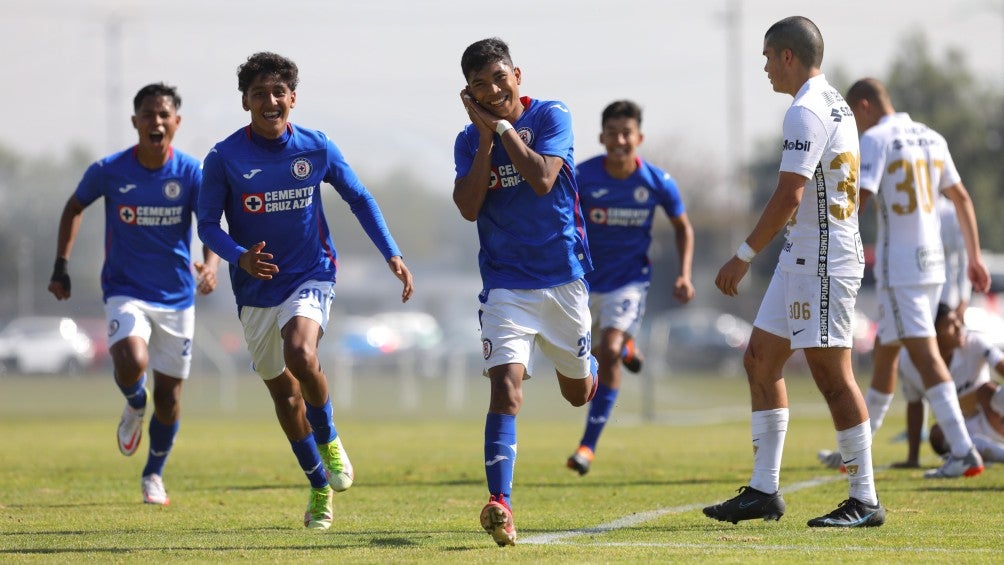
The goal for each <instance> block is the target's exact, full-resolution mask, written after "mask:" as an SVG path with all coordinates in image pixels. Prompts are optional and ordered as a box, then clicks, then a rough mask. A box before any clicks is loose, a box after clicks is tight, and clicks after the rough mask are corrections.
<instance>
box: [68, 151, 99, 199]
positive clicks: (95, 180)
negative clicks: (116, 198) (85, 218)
mask: <svg viewBox="0 0 1004 565" xmlns="http://www.w3.org/2000/svg"><path fill="white" fill-rule="evenodd" d="M103 170H104V167H103V164H102V163H101V161H97V162H95V163H91V166H90V167H87V170H86V171H85V172H84V176H83V177H82V178H81V179H80V184H78V185H77V189H76V190H75V191H74V192H73V196H74V198H76V199H77V201H78V202H80V204H81V205H83V206H84V207H87V206H90V205H91V204H92V203H93V202H94V201H95V200H97V199H98V198H101V197H102V196H104V193H103V192H102V186H103V185H104V183H103V182H102V179H101V177H102V176H103V175H102V172H103Z"/></svg>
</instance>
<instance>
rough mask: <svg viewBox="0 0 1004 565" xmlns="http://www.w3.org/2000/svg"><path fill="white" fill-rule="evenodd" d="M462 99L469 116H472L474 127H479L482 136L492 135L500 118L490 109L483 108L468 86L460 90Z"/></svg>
mask: <svg viewBox="0 0 1004 565" xmlns="http://www.w3.org/2000/svg"><path fill="white" fill-rule="evenodd" d="M460 100H461V101H462V102H463V103H464V109H466V110H467V116H468V117H470V119H471V123H472V124H474V127H476V128H478V132H480V133H481V135H482V136H487V137H491V136H492V135H493V134H494V133H495V126H496V124H497V122H498V118H497V117H496V116H495V115H494V114H492V113H491V112H489V111H488V110H485V109H484V108H482V107H481V104H478V101H477V100H475V99H474V97H473V96H471V95H470V93H469V92H468V91H467V89H466V88H464V89H463V90H461V91H460Z"/></svg>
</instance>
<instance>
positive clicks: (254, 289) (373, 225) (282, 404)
mask: <svg viewBox="0 0 1004 565" xmlns="http://www.w3.org/2000/svg"><path fill="white" fill-rule="evenodd" d="M298 77H299V71H298V69H297V66H296V64H295V63H294V62H293V61H291V60H289V59H287V58H286V57H283V56H281V55H277V54H275V53H267V52H261V53H255V54H254V55H251V56H250V57H248V59H247V61H246V62H245V63H244V64H242V65H241V66H240V68H239V69H238V71H237V86H238V89H239V90H240V92H241V102H242V104H243V106H244V109H245V110H246V111H248V112H250V114H251V123H250V125H248V126H245V127H243V128H241V129H239V130H237V131H236V132H234V133H233V134H232V135H231V136H229V137H227V138H226V139H224V140H223V141H221V142H219V143H217V144H216V146H215V147H213V148H212V150H211V151H210V152H209V155H208V156H207V157H206V160H205V174H204V179H203V187H202V192H201V194H200V197H199V208H198V209H199V236H200V237H201V238H202V240H203V241H205V242H206V245H208V246H209V247H210V248H211V249H213V250H214V251H216V252H217V253H218V254H219V255H220V256H221V257H223V258H224V259H225V260H227V262H229V263H230V278H231V281H232V284H233V290H234V295H235V296H236V299H237V309H238V315H239V317H240V320H241V324H242V325H243V326H244V337H245V340H246V341H247V344H248V351H250V353H251V357H252V360H253V361H254V368H255V371H256V372H257V373H258V375H259V376H260V377H261V378H262V379H263V380H264V382H265V386H266V387H267V388H268V391H269V393H270V394H271V396H272V401H273V403H274V404H275V412H276V416H277V417H278V419H279V425H280V427H281V428H282V430H283V432H285V434H286V437H287V439H288V440H289V442H290V445H291V446H292V449H293V453H294V454H295V455H296V458H297V461H298V462H299V464H300V467H301V468H302V469H303V472H304V473H305V474H306V475H307V478H308V480H309V481H310V486H311V493H310V499H309V502H308V505H307V511H306V513H305V515H304V525H305V526H306V527H308V528H311V529H327V528H329V527H331V520H332V513H333V508H332V497H333V496H332V495H333V492H335V491H338V492H340V491H344V490H346V489H348V488H349V487H350V486H352V481H353V479H354V473H353V469H352V465H351V463H350V462H349V458H348V455H347V454H346V452H345V448H344V446H343V445H342V441H341V438H340V437H339V435H338V432H337V431H336V429H335V425H334V421H333V419H332V414H331V399H330V397H329V395H328V383H327V378H326V377H325V375H324V372H323V371H322V369H321V366H320V364H319V362H318V359H317V346H318V343H319V342H320V339H321V336H322V335H323V334H324V331H325V329H326V328H327V325H328V310H329V308H330V306H331V302H332V300H333V299H334V296H335V293H334V285H335V270H336V267H337V260H336V253H335V245H334V241H333V240H332V238H331V233H330V232H329V230H328V222H327V219H326V218H325V217H324V208H323V206H322V203H321V193H320V189H321V183H322V182H325V183H328V184H331V185H333V186H334V188H335V190H336V191H337V192H338V194H339V196H341V197H342V199H343V200H345V202H346V203H347V204H348V205H349V208H350V209H351V210H352V213H353V214H355V215H356V218H357V219H358V220H359V223H360V224H361V225H362V227H363V230H364V231H365V232H366V234H367V235H368V236H369V238H370V239H371V240H372V241H373V243H374V244H375V245H376V247H377V249H379V250H380V253H381V254H382V255H383V256H384V259H386V260H387V264H388V266H389V267H390V270H391V272H392V273H393V274H394V276H396V277H397V278H398V279H399V280H400V281H401V282H402V283H403V285H404V290H403V292H402V293H401V300H402V302H405V301H407V300H408V299H409V298H411V295H412V292H413V283H412V276H411V272H410V271H409V270H408V267H407V266H405V264H404V260H403V259H402V257H401V252H400V251H399V250H398V247H397V244H396V243H395V242H394V238H393V237H391V234H390V231H389V230H388V229H387V225H386V223H385V222H384V218H383V214H381V212H380V208H379V207H378V206H377V203H376V200H374V199H373V196H372V195H371V194H370V193H369V191H368V190H366V187H365V186H364V185H363V183H362V182H360V180H359V179H358V177H356V174H355V173H354V172H353V171H352V169H351V168H350V167H349V165H348V163H346V162H345V158H344V157H343V156H342V153H341V151H339V149H338V147H336V146H335V144H334V143H333V142H332V141H331V140H330V139H328V137H327V136H326V135H325V134H323V133H322V132H320V131H316V130H312V129H307V128H304V127H301V126H298V125H295V124H293V123H291V122H290V121H289V114H290V111H291V110H292V109H293V107H294V106H295V105H296V85H297V82H298V80H299V78H298ZM224 214H225V215H226V218H227V224H228V227H229V233H228V232H227V231H224V230H223V228H222V227H221V225H220V218H221V216H222V215H224Z"/></svg>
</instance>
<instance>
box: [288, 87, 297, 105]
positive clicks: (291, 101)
mask: <svg viewBox="0 0 1004 565" xmlns="http://www.w3.org/2000/svg"><path fill="white" fill-rule="evenodd" d="M294 106H296V91H295V90H294V91H293V92H290V93H289V107H290V108H293V107H294Z"/></svg>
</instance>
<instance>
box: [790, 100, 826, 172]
mask: <svg viewBox="0 0 1004 565" xmlns="http://www.w3.org/2000/svg"><path fill="white" fill-rule="evenodd" d="M782 135H783V136H784V142H783V144H782V146H781V171H782V172H786V173H796V174H799V175H802V176H803V177H805V178H812V177H813V175H815V174H816V167H818V166H819V160H820V158H822V156H823V149H824V148H825V146H826V141H827V134H826V128H825V127H824V126H823V123H822V122H821V121H820V120H819V116H817V115H815V114H814V113H812V112H811V111H810V110H809V109H807V108H805V107H804V106H792V107H791V108H788V112H787V113H786V114H785V115H784V126H783V127H782Z"/></svg>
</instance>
